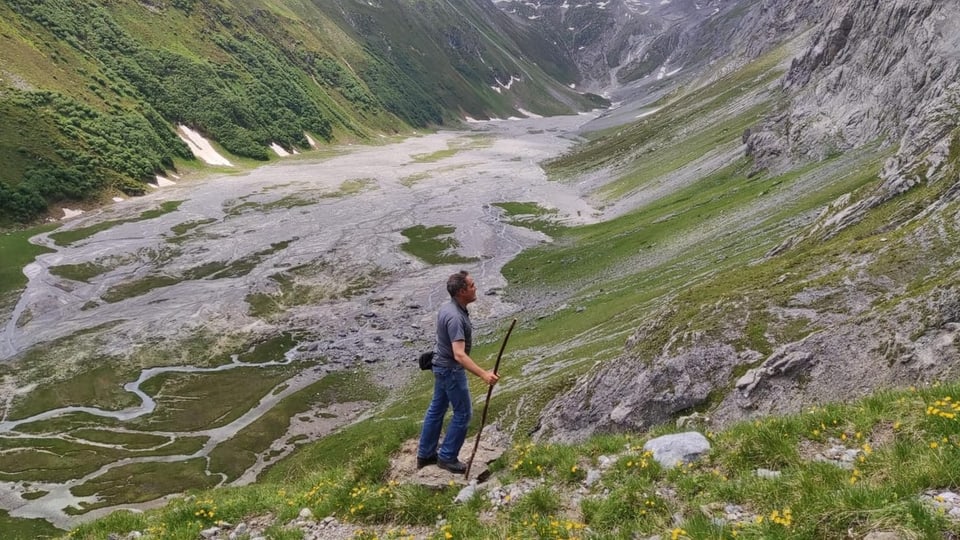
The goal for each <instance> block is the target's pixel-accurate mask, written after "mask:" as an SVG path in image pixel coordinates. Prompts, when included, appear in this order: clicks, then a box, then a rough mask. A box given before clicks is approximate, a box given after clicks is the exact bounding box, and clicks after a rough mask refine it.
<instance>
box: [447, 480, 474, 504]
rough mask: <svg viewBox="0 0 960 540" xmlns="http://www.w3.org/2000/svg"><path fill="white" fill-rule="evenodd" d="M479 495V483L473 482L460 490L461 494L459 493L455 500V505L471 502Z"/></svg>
mask: <svg viewBox="0 0 960 540" xmlns="http://www.w3.org/2000/svg"><path fill="white" fill-rule="evenodd" d="M476 493H477V481H476V480H471V481H470V483H469V484H467V485H466V486H464V487H463V489H461V490H460V493H457V496H456V497H455V498H454V499H453V502H455V503H465V502H467V501H469V500H470V499H471V498H473V496H474V495H475V494H476Z"/></svg>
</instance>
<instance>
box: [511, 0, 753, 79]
mask: <svg viewBox="0 0 960 540" xmlns="http://www.w3.org/2000/svg"><path fill="white" fill-rule="evenodd" d="M742 4H749V2H741V1H731V0H674V1H669V2H660V1H643V0H611V1H607V2H577V3H570V2H568V1H566V0H545V1H541V2H536V3H532V2H523V1H518V0H502V1H500V2H498V6H500V8H501V9H503V10H504V11H506V12H508V13H511V14H513V15H514V16H516V17H517V18H518V19H519V20H525V21H527V24H529V25H531V26H533V27H535V28H537V29H538V30H539V31H540V32H542V33H543V34H544V35H548V36H550V37H551V38H552V39H553V40H554V41H555V42H556V43H557V45H559V46H560V47H562V48H563V50H564V51H565V52H566V53H567V54H568V55H569V56H570V57H571V58H573V59H574V60H575V62H576V64H577V67H578V68H579V69H580V74H581V76H582V77H583V84H584V85H585V87H586V88H599V89H608V90H609V89H613V88H616V87H619V86H622V85H624V84H628V83H630V82H633V81H637V80H639V79H642V78H644V77H647V76H650V75H653V76H655V77H656V76H659V77H663V76H664V75H665V74H667V73H672V72H676V71H679V70H681V69H695V68H697V67H702V65H703V64H705V63H706V62H708V61H709V60H712V59H715V58H717V57H719V56H721V55H722V54H724V53H727V52H729V46H730V45H731V44H732V43H734V42H732V41H731V40H730V39H728V36H727V35H726V34H727V31H729V30H732V29H733V28H735V27H736V26H737V25H739V24H740V23H741V20H740V19H741V17H742V15H743V13H742V9H741V8H739V7H738V6H740V5H742ZM705 26H706V27H713V28H712V30H711V31H709V32H704V31H703V28H704V27H705ZM707 36H709V37H711V38H714V41H713V43H711V44H710V45H712V46H711V47H706V46H705V45H706V43H705V42H704V39H705V38H706V37H707Z"/></svg>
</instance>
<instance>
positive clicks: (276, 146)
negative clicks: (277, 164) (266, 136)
mask: <svg viewBox="0 0 960 540" xmlns="http://www.w3.org/2000/svg"><path fill="white" fill-rule="evenodd" d="M270 149H271V150H273V152H274V153H275V154H277V155H278V156H280V157H287V156H289V155H290V152H287V151H286V150H284V149H283V147H282V146H280V145H279V144H277V143H270Z"/></svg>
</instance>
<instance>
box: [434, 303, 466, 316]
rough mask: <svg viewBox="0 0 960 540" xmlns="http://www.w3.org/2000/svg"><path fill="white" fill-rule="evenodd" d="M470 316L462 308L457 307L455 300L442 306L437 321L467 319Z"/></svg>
mask: <svg viewBox="0 0 960 540" xmlns="http://www.w3.org/2000/svg"><path fill="white" fill-rule="evenodd" d="M468 316H469V314H468V313H466V312H465V311H464V310H463V309H461V308H460V306H458V305H457V303H456V302H454V301H453V300H451V301H449V302H446V303H444V304H443V305H442V306H440V310H439V311H438V312H437V319H439V320H445V319H465V318H467V317H468Z"/></svg>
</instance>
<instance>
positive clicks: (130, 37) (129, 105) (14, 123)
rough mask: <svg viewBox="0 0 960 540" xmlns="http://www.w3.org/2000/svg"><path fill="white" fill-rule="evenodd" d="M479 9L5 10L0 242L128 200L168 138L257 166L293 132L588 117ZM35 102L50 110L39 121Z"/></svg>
mask: <svg viewBox="0 0 960 540" xmlns="http://www.w3.org/2000/svg"><path fill="white" fill-rule="evenodd" d="M175 6H180V7H175ZM478 6H479V5H478V4H475V3H473V2H467V3H463V4H450V3H434V4H426V5H410V4H406V3H393V2H390V3H382V4H377V5H374V4H367V3H349V4H348V5H342V4H341V3H339V2H317V3H306V2H293V3H280V2H266V3H264V2H251V1H247V0H235V1H231V2H224V3H221V4H211V3H207V2H187V1H184V2H176V3H162V4H158V5H157V6H147V5H144V4H142V3H138V2H133V1H120V2H109V3H84V2H76V1H74V0H63V1H62V2H55V3H41V4H35V3H30V2H21V1H19V0H18V1H15V2H9V3H5V4H4V5H2V6H0V47H2V48H3V50H4V51H5V53H4V55H3V58H0V118H3V119H4V121H3V122H0V159H2V161H3V163H4V164H5V167H4V170H3V171H0V227H2V226H8V225H10V224H11V223H14V222H18V221H19V222H25V221H30V220H32V219H35V218H37V217H38V216H39V215H41V214H42V213H43V206H44V201H47V202H57V201H62V200H69V201H75V200H78V199H80V200H89V199H95V198H96V197H97V196H98V195H102V194H103V192H104V191H110V190H117V189H119V190H121V191H124V192H126V193H128V194H131V195H132V194H137V193H139V192H142V191H143V189H145V188H144V186H143V184H142V182H143V181H145V180H149V179H151V178H152V175H153V174H154V173H156V172H160V171H163V170H165V169H169V168H171V167H173V166H174V162H175V161H177V162H179V160H181V159H185V158H186V157H187V153H186V150H185V147H184V146H182V145H181V144H180V143H179V141H178V140H177V139H176V138H175V137H174V135H173V132H172V124H175V123H187V124H189V125H191V127H194V128H196V129H199V130H200V131H201V132H202V133H205V134H206V135H208V136H210V137H211V138H214V139H216V140H217V142H219V143H220V144H221V146H222V148H223V149H225V150H227V151H228V152H229V153H232V154H234V156H232V157H233V158H236V157H237V156H241V157H246V158H252V159H256V160H261V161H262V160H267V159H270V158H271V155H272V154H270V153H269V152H268V151H267V150H266V146H267V145H268V144H269V143H271V142H279V143H280V144H281V145H283V146H285V147H288V148H289V147H291V146H297V145H300V146H303V145H305V144H306V143H305V140H304V139H303V137H302V133H303V132H308V133H311V134H312V135H313V136H314V139H317V140H323V139H327V140H329V139H330V138H332V137H337V138H340V139H347V140H354V139H368V138H370V137H372V136H373V135H374V134H376V133H384V132H386V133H399V132H403V131H406V130H408V129H409V128H410V126H414V127H425V126H428V125H436V124H440V123H443V122H448V121H456V120H459V119H460V118H461V117H462V116H463V115H464V114H469V115H471V116H473V117H485V116H487V115H494V116H507V115H510V114H513V113H514V107H516V106H518V104H520V103H522V104H524V105H523V106H525V107H527V108H528V109H531V110H534V111H537V112H541V113H565V112H570V111H573V110H578V109H584V108H588V107H590V106H592V105H591V104H590V101H589V99H588V98H586V97H583V96H579V95H578V94H576V93H575V92H572V91H570V90H569V89H567V88H565V87H564V86H562V85H560V84H558V83H556V82H555V81H552V80H551V78H550V75H549V74H547V73H545V72H544V71H543V70H541V69H540V68H538V67H537V65H536V59H537V58H539V57H541V56H543V57H546V56H549V51H548V50H547V49H546V47H545V46H543V45H544V44H542V43H541V47H540V48H539V49H538V50H537V51H536V52H534V53H530V52H528V53H527V54H526V55H520V54H519V53H518V52H517V50H518V48H517V46H516V44H515V43H513V41H512V40H511V38H510V37H509V34H510V33H514V32H516V31H515V30H511V29H509V28H506V31H504V30H505V28H498V27H496V26H495V24H507V23H508V21H507V20H506V19H503V20H499V21H496V23H491V22H490V21H488V20H486V18H485V12H486V11H489V10H490V9H491V8H490V7H489V6H484V7H483V8H482V9H481V8H480V7H478ZM518 35H519V34H518ZM451 36H455V37H451ZM524 39H526V40H527V41H528V42H532V41H535V40H534V39H533V38H532V37H530V36H525V38H524ZM557 61H558V60H557V59H552V60H551V62H550V63H551V65H553V64H556V62H557ZM512 75H518V76H519V75H522V78H523V80H522V81H521V82H519V83H516V84H514V88H513V90H512V91H509V92H503V93H498V92H495V91H493V89H492V88H491V86H492V85H493V81H494V78H495V77H496V78H499V79H500V80H502V81H508V80H509V79H510V77H511V76H512ZM37 92H52V93H53V97H52V98H47V102H45V103H43V104H42V105H41V106H38V105H37V104H36V103H35V101H36V93H37ZM161 117H162V118H161ZM118 131H123V132H124V137H123V138H119V139H118V138H117V137H116V136H114V134H115V133H117V132H118ZM128 150H129V152H130V155H129V156H127V155H125V154H124V153H125V152H126V151H128ZM31 172H33V173H34V179H33V180H30V181H27V182H25V181H24V179H25V178H27V176H29V174H28V173H31ZM61 183H62V184H64V185H59V184H61ZM76 185H82V186H83V187H82V189H71V187H73V186H76Z"/></svg>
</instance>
